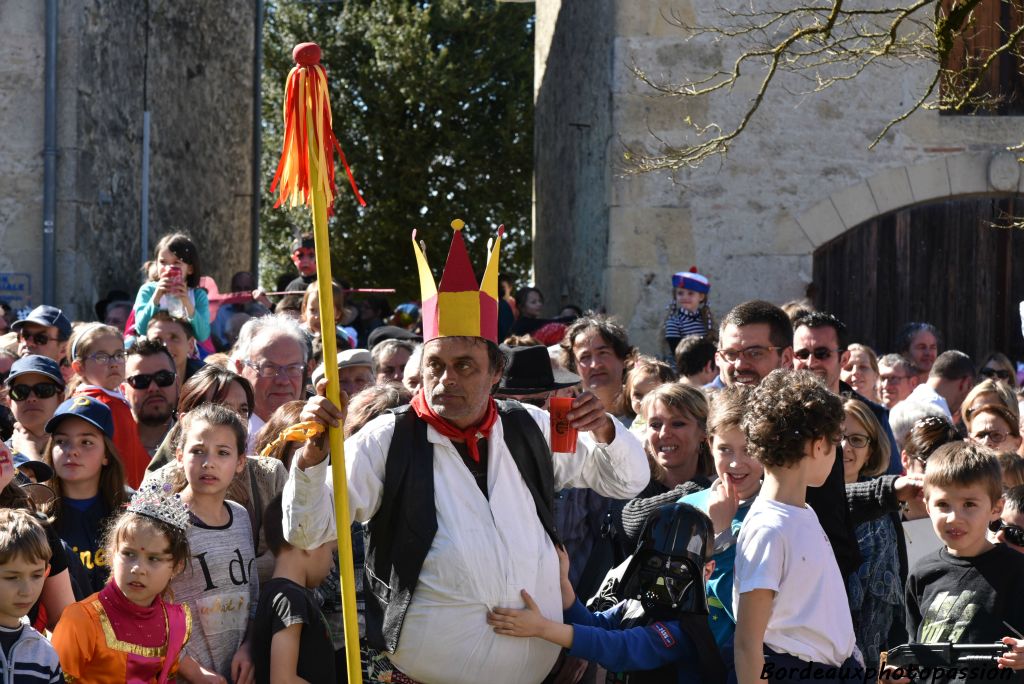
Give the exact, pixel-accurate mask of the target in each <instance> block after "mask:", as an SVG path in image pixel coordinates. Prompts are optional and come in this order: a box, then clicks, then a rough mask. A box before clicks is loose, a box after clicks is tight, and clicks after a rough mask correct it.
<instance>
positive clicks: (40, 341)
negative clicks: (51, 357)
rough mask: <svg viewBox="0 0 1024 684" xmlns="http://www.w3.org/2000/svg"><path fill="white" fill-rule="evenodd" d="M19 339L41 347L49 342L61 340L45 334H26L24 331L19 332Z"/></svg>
mask: <svg viewBox="0 0 1024 684" xmlns="http://www.w3.org/2000/svg"><path fill="white" fill-rule="evenodd" d="M18 339H20V340H24V341H25V342H31V343H33V344H36V345H39V346H40V347H41V346H43V345H44V344H46V343H47V342H49V341H50V340H54V341H57V340H59V339H60V338H59V337H50V336H49V335H47V334H46V333H44V332H38V333H30V332H25V331H24V330H19V331H18Z"/></svg>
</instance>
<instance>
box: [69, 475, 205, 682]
mask: <svg viewBox="0 0 1024 684" xmlns="http://www.w3.org/2000/svg"><path fill="white" fill-rule="evenodd" d="M166 490H167V491H165V487H161V486H153V487H146V488H143V489H142V490H140V491H139V492H138V493H137V494H136V495H135V496H134V497H132V500H131V502H130V503H129V504H128V508H127V510H126V511H125V512H124V513H123V514H121V516H120V517H118V518H117V520H116V521H115V522H114V524H113V525H111V527H110V529H109V531H108V533H107V538H106V548H107V553H108V555H109V557H110V558H111V576H110V581H109V582H107V584H106V586H104V587H103V589H102V590H100V591H99V592H97V593H95V594H93V595H92V596H89V597H88V598H85V599H83V600H81V601H79V602H78V603H74V604H72V605H70V606H68V607H67V608H66V609H65V610H64V614H63V615H62V616H61V619H60V622H59V623H57V628H56V629H55V630H54V632H53V639H52V642H53V646H54V648H55V649H56V650H57V654H58V656H59V657H60V663H61V668H62V669H63V670H64V677H65V680H66V681H68V682H79V681H81V682H90V684H114V683H115V682H117V683H123V682H128V683H130V684H143V683H145V684H152V683H156V684H165V683H166V682H168V681H174V680H172V679H171V678H172V677H177V676H180V677H182V678H184V679H185V680H187V681H190V682H203V683H204V684H206V683H209V684H215V683H216V684H225V680H224V678H223V677H221V676H219V675H217V674H215V673H213V672H209V671H207V670H205V669H203V668H202V667H200V666H199V664H198V663H196V661H195V660H193V659H192V658H190V657H189V656H187V655H184V650H183V649H184V646H185V642H187V641H188V638H189V636H190V633H191V629H192V617H191V614H190V613H189V610H188V607H187V606H183V605H179V604H176V603H171V602H169V601H167V600H165V598H164V594H165V592H166V591H167V587H168V585H169V584H170V581H171V578H173V577H174V576H175V575H177V574H178V573H180V572H181V571H182V570H183V569H184V568H185V564H186V562H187V561H188V558H189V545H188V536H187V534H188V526H189V517H188V511H187V510H186V508H185V505H184V504H183V503H182V501H181V498H180V497H178V496H176V495H170V494H169V490H170V486H166Z"/></svg>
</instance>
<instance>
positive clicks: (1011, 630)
mask: <svg viewBox="0 0 1024 684" xmlns="http://www.w3.org/2000/svg"><path fill="white" fill-rule="evenodd" d="M453 227H455V234H454V238H453V239H454V241H455V242H454V244H453V248H452V252H451V253H450V254H449V259H448V263H447V264H446V266H445V271H444V272H445V277H444V278H442V279H441V281H440V283H439V284H436V283H435V282H434V281H433V276H432V275H431V274H430V269H429V266H427V262H426V258H425V256H424V255H423V254H422V253H421V252H419V251H418V248H415V249H417V259H418V261H419V264H420V276H421V284H422V293H423V297H422V299H421V300H420V301H418V302H408V303H405V304H402V305H400V306H397V307H395V308H394V309H392V308H391V307H390V306H389V304H388V302H386V301H385V300H382V299H381V298H377V297H376V296H375V297H373V298H368V299H365V300H360V301H350V297H349V295H350V294H351V293H350V292H349V290H348V288H347V287H346V286H345V284H344V283H333V284H332V289H333V297H334V303H335V312H334V313H335V330H334V332H333V334H334V335H335V340H336V341H337V343H338V349H339V350H340V351H339V352H338V354H337V358H336V359H324V358H323V344H322V338H323V335H324V334H325V332H327V334H331V333H330V331H329V330H328V331H325V330H324V329H323V326H322V325H321V319H320V311H319V290H318V283H317V282H316V263H315V262H316V255H315V251H314V248H313V243H312V238H311V237H310V236H308V235H304V236H301V237H299V238H298V239H296V241H295V242H294V243H293V245H292V261H293V264H294V265H295V268H296V272H297V275H295V277H294V278H293V279H291V280H290V281H289V282H287V283H284V282H282V283H281V284H280V285H281V286H284V287H283V289H284V290H286V291H288V292H290V293H291V292H293V293H294V294H287V295H285V296H283V297H281V298H280V299H279V300H278V301H277V303H276V304H274V303H273V301H272V300H271V299H270V297H269V296H268V295H267V293H266V292H264V291H263V290H261V289H259V288H257V287H256V283H255V281H254V279H253V278H252V276H251V275H250V274H248V273H238V274H236V275H235V276H234V278H233V279H232V282H231V286H230V291H231V293H232V294H231V295H230V296H228V297H222V296H220V295H219V294H211V292H216V290H215V288H214V287H213V286H211V284H210V281H209V279H208V278H204V277H203V274H202V271H201V263H200V255H199V251H198V249H197V248H196V246H195V244H194V243H193V242H192V240H191V239H190V238H189V237H188V236H185V235H181V234H175V235H171V236H168V237H166V238H164V239H163V240H161V241H160V242H159V244H158V245H157V247H156V250H155V253H154V259H153V261H152V262H151V263H150V264H148V265H147V268H146V271H145V274H146V282H145V283H143V284H142V285H141V287H140V288H139V289H138V291H137V293H135V294H134V296H132V295H131V294H130V293H125V292H112V293H110V294H109V295H108V296H107V297H105V298H104V300H103V301H101V302H99V303H98V304H97V307H96V314H97V320H95V321H91V322H87V321H74V322H73V321H71V320H69V318H68V317H67V316H66V315H65V313H64V312H63V311H62V310H60V309H58V308H56V307H52V306H46V305H43V306H38V307H36V308H34V309H32V310H31V311H25V312H21V313H20V314H15V313H14V312H11V311H10V310H9V308H8V309H5V310H4V311H5V315H7V316H8V317H10V318H12V319H13V320H8V322H9V323H10V329H11V332H9V333H7V334H6V335H4V336H2V337H0V376H2V378H3V390H0V432H2V436H3V440H4V447H3V448H0V499H2V501H0V672H2V673H3V674H2V675H0V676H2V678H3V680H4V681H11V682H17V683H21V682H47V681H49V682H58V681H68V682H95V683H101V684H103V683H106V682H126V681H130V682H159V683H161V684H162V683H164V682H169V681H188V682H210V683H214V682H231V683H232V684H249V683H251V682H261V683H262V682H275V683H276V682H291V681H307V682H337V681H341V680H343V679H344V677H345V672H346V657H345V638H344V625H343V618H342V608H341V602H340V598H339V585H340V583H341V581H342V579H341V577H343V576H344V573H342V572H341V571H340V569H339V566H338V558H337V553H336V552H335V549H336V540H337V534H338V533H339V530H337V529H336V528H335V521H334V505H333V496H334V488H335V486H340V485H341V483H335V482H333V480H332V477H331V469H330V468H329V465H328V464H329V461H330V457H331V454H330V453H329V451H330V450H329V448H328V446H327V441H326V440H325V428H330V427H343V428H344V434H345V436H346V438H347V439H346V444H345V466H346V474H347V478H348V481H347V483H344V485H343V486H347V490H348V501H349V512H350V515H351V520H352V521H353V524H352V528H351V529H350V530H341V531H340V532H341V533H343V534H349V535H351V538H352V542H353V549H354V551H355V554H354V555H355V566H356V567H355V576H356V581H357V586H356V592H357V607H358V615H359V625H358V626H359V635H360V645H361V647H362V649H361V653H360V659H361V662H362V669H363V676H364V681H367V682H414V683H415V682H419V683H422V684H462V683H467V684H469V683H479V682H485V681H486V682H491V683H493V684H503V683H506V682H507V683H509V684H516V683H530V682H533V683H540V682H552V683H562V682H587V683H595V682H604V681H608V682H643V683H651V684H657V683H659V682H687V683H688V682H726V681H738V682H741V683H742V684H748V683H751V682H755V681H759V680H763V679H769V680H772V681H805V680H814V681H840V680H844V681H846V680H859V681H873V680H875V679H877V678H879V677H882V678H885V679H888V680H890V681H918V680H921V681H950V680H954V679H961V680H967V681H992V680H1000V681H1001V680H1004V679H1005V680H1009V681H1022V680H1024V679H1022V678H1021V677H1020V676H1019V672H1020V671H1021V670H1024V636H1022V634H1021V633H1020V632H1018V629H1024V440H1022V436H1021V404H1020V403H1019V402H1020V401H1021V393H1020V391H1019V389H1018V388H1019V387H1020V383H1019V377H1018V368H1017V367H1016V366H1015V365H1014V363H1012V362H1011V361H1010V359H1009V358H1007V357H1006V356H1005V355H1004V354H1002V353H1000V352H998V351H993V352H992V353H990V354H988V355H987V356H986V357H985V358H984V359H981V360H980V362H979V360H976V359H971V358H970V357H969V356H968V355H966V354H964V353H962V352H960V351H957V350H952V349H945V348H944V345H943V340H942V336H941V333H940V331H939V330H937V329H936V328H935V327H934V326H931V325H929V324H927V323H908V324H907V325H906V327H905V328H904V329H903V331H902V332H901V334H900V336H899V338H898V339H897V340H894V341H893V345H892V346H891V348H888V349H878V350H875V349H872V348H871V347H870V346H867V345H865V344H861V343H858V341H857V332H856V331H852V330H848V329H847V327H846V326H845V325H844V324H843V322H842V321H840V320H838V319H837V318H836V317H835V316H833V315H831V314H829V313H827V312H823V311H817V310H815V308H814V307H813V305H812V304H811V303H810V302H790V303H788V304H785V305H783V306H778V305H775V304H772V303H769V302H767V301H760V300H757V301H749V302H744V303H742V304H739V305H738V306H736V307H734V308H732V309H731V310H730V311H728V312H727V313H726V314H725V315H724V316H723V317H722V319H721V321H720V322H717V323H716V322H715V321H714V320H713V319H712V316H711V313H710V308H709V295H710V291H711V283H710V282H709V280H708V278H707V277H706V276H704V275H702V274H700V273H698V272H697V270H696V269H690V270H689V271H682V272H680V273H677V274H675V275H674V276H672V277H671V287H672V294H673V298H672V301H671V304H670V306H669V307H668V310H667V312H666V316H665V326H664V334H663V338H664V345H663V347H662V348H660V349H657V350H647V351H648V353H641V351H640V350H638V349H637V348H636V347H634V346H633V345H632V344H631V343H630V340H629V337H628V334H627V332H626V330H625V328H624V327H623V326H622V324H621V323H620V322H618V321H617V320H615V319H614V318H613V317H610V316H607V315H604V314H601V313H595V312H584V311H581V310H580V309H579V308H578V307H575V306H571V305H570V306H564V307H561V308H560V309H559V310H557V311H555V310H553V309H552V308H551V307H548V306H547V305H546V303H545V299H544V296H543V293H541V292H540V291H539V290H538V289H537V288H535V287H523V288H519V289H516V288H515V287H514V284H513V282H512V279H510V278H506V277H503V276H502V277H499V275H498V271H497V254H498V252H499V248H500V239H499V240H498V241H497V243H496V244H495V246H494V248H493V252H492V254H491V260H490V261H489V262H488V264H487V269H486V271H485V274H484V281H483V283H482V284H480V285H479V287H478V285H477V280H476V276H475V275H474V271H473V268H472V266H471V265H470V264H469V262H468V257H466V256H465V248H464V246H462V245H461V241H462V237H461V232H460V231H461V230H462V226H461V223H460V224H458V225H456V224H453ZM666 280H668V279H666ZM666 286H668V282H666ZM883 352H888V353H883ZM325 364H334V365H336V367H337V369H338V376H339V380H340V385H341V389H342V392H343V393H342V401H341V402H340V404H336V403H334V402H332V401H331V400H329V399H328V398H327V397H326V396H325V391H324V389H325V384H326V383H325V382H324V378H325V375H326V367H325ZM556 433H558V435H557V436H558V439H557V440H556ZM296 435H299V436H296ZM563 440H568V442H563ZM567 445H568V446H567ZM904 644H911V645H912V648H911V652H912V656H911V658H910V660H905V659H904V660H899V661H894V662H896V664H892V663H890V664H889V665H888V666H886V665H884V664H881V663H880V662H879V661H880V656H881V655H882V654H885V653H887V652H890V651H892V650H893V649H895V648H896V647H898V646H901V645H904ZM917 644H925V645H929V644H930V645H936V647H937V649H938V650H931V651H927V650H923V649H920V648H919V649H918V650H916V651H915V650H913V648H914V647H913V645H917ZM949 644H954V645H963V646H967V645H970V646H976V647H978V648H979V649H981V650H980V651H978V650H975V651H970V654H968V655H958V654H961V651H959V650H957V649H956V648H955V647H950V648H948V649H946V650H942V649H944V648H945V647H946V646H948V645H949ZM940 645H941V648H938V647H939V646H940ZM985 649H987V650H985ZM979 652H980V655H978V653H979ZM936 653H938V654H939V655H936ZM964 653H966V651H964ZM943 654H944V655H943ZM893 657H894V658H895V656H893ZM915 658H917V659H916V660H915ZM907 663H909V664H907Z"/></svg>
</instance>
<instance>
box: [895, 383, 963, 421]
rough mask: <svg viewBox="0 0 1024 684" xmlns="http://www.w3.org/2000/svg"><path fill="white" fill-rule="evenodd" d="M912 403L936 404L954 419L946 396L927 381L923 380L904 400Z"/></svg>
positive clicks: (948, 416) (947, 415)
mask: <svg viewBox="0 0 1024 684" xmlns="http://www.w3.org/2000/svg"><path fill="white" fill-rule="evenodd" d="M904 401H906V402H908V403H911V404H934V405H935V406H938V407H939V409H941V410H942V412H943V413H944V414H946V417H947V418H949V419H950V420H953V414H952V413H950V411H949V404H948V403H947V402H946V399H945V397H943V396H942V395H941V394H939V393H938V392H936V391H935V389H934V388H933V387H932V386H931V385H929V384H928V383H927V382H922V383H921V384H920V385H918V386H917V387H915V388H914V391H913V392H911V393H910V395H909V396H908V397H907V398H906V399H905V400H904Z"/></svg>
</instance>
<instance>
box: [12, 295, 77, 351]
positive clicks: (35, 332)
mask: <svg viewBox="0 0 1024 684" xmlns="http://www.w3.org/2000/svg"><path fill="white" fill-rule="evenodd" d="M11 329H12V330H14V332H16V333H18V355H19V356H23V357H24V356H28V355H29V354H37V355H39V356H46V357H48V358H51V359H53V360H54V361H57V362H60V360H61V359H62V358H64V347H65V346H66V342H67V341H68V338H69V337H71V321H69V320H68V317H67V316H65V315H64V312H63V311H61V310H60V309H58V308H57V307H54V306H46V305H45V304H44V305H42V306H37V307H36V308H34V309H32V311H30V312H29V314H28V316H26V317H25V318H22V319H19V320H17V321H15V322H14V325H12V326H11Z"/></svg>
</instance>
